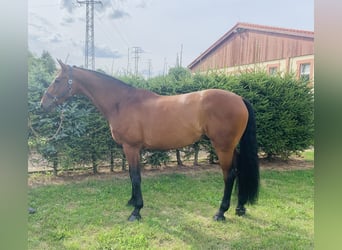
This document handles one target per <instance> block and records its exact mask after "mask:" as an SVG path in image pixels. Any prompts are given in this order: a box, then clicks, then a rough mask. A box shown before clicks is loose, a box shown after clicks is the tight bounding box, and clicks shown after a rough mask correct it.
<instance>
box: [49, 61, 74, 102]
mask: <svg viewBox="0 0 342 250" xmlns="http://www.w3.org/2000/svg"><path fill="white" fill-rule="evenodd" d="M68 67H69V74H68V88H67V89H66V90H65V91H63V92H62V93H61V94H60V95H51V94H50V93H49V92H47V91H46V92H45V95H46V96H47V97H48V98H50V99H53V102H57V101H58V99H60V98H63V97H65V96H66V95H67V94H70V93H71V90H72V67H71V66H68Z"/></svg>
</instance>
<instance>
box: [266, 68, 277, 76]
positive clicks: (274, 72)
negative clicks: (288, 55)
mask: <svg viewBox="0 0 342 250" xmlns="http://www.w3.org/2000/svg"><path fill="white" fill-rule="evenodd" d="M277 72H278V67H269V68H268V73H269V74H270V75H271V76H272V75H276V74H277Z"/></svg>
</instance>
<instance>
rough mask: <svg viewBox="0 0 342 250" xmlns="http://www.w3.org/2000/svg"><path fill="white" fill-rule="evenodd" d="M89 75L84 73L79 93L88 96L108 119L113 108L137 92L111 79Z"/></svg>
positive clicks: (80, 79) (80, 80)
mask: <svg viewBox="0 0 342 250" xmlns="http://www.w3.org/2000/svg"><path fill="white" fill-rule="evenodd" d="M87 74H89V73H84V75H83V76H81V77H80V78H79V88H78V92H79V93H80V94H83V95H85V96H87V97H88V98H89V99H90V100H91V101H92V103H93V104H94V105H95V106H96V107H97V108H98V110H99V111H100V112H101V113H102V114H103V115H104V116H105V117H106V118H107V119H108V118H109V115H110V113H111V112H112V111H111V108H112V107H113V106H114V105H115V104H116V103H121V102H122V101H123V100H124V99H125V98H127V97H128V96H129V92H134V90H135V89H134V88H130V87H127V86H125V85H123V84H120V83H115V82H110V80H109V79H101V78H99V77H98V76H94V75H87Z"/></svg>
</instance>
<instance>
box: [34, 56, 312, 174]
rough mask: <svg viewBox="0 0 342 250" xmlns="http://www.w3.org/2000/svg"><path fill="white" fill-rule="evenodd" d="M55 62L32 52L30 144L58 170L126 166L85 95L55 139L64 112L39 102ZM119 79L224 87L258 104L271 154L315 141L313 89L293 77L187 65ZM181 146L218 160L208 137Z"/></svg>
mask: <svg viewBox="0 0 342 250" xmlns="http://www.w3.org/2000/svg"><path fill="white" fill-rule="evenodd" d="M52 62H53V59H51V57H50V55H49V54H48V53H47V52H44V54H43V55H42V56H41V57H35V56H33V55H32V54H29V67H28V68H29V72H28V73H29V77H28V79H29V83H28V85H29V92H28V101H29V105H28V106H29V126H28V142H29V148H30V149H31V150H34V151H38V152H39V153H41V154H42V155H43V157H44V158H46V159H47V160H48V161H50V162H52V163H54V166H55V168H57V165H59V166H60V167H65V168H70V166H71V165H80V164H83V165H87V164H88V165H92V166H93V170H94V172H96V171H97V165H98V162H99V161H102V162H103V161H105V162H108V165H111V169H113V165H114V163H115V162H118V160H119V162H122V167H123V168H124V163H125V159H123V153H122V148H121V147H120V146H119V145H117V144H116V143H115V142H114V141H113V140H112V139H111V135H110V132H109V127H108V124H107V122H106V121H105V120H104V118H103V117H102V116H101V115H100V113H99V112H98V111H97V110H96V109H95V108H94V106H93V105H92V104H91V103H90V102H89V101H88V100H87V99H85V98H75V99H74V100H73V101H71V102H69V103H67V104H65V105H64V107H63V126H62V127H61V129H60V131H59V133H58V134H57V135H56V136H54V138H53V139H51V138H50V137H51V135H53V134H54V133H55V132H56V130H57V129H58V127H59V125H60V118H61V116H60V114H61V113H60V112H55V113H49V114H46V113H43V112H42V111H41V110H40V109H39V101H40V98H41V96H42V94H43V92H44V91H45V89H46V87H47V84H48V83H49V82H50V81H51V80H52V79H53V76H54V74H55V73H54V72H55V70H56V68H54V67H53V65H54V64H53V63H52ZM119 78H121V79H122V80H124V81H126V82H127V83H129V84H131V85H133V86H136V87H139V88H145V89H149V90H151V91H154V92H156V93H158V94H161V95H173V94H180V93H187V92H192V91H197V90H203V89H209V88H218V89H226V90H230V91H233V92H235V93H237V94H239V95H241V96H243V97H244V98H246V99H248V100H249V101H250V102H251V103H252V104H253V106H254V109H255V112H256V122H257V138H258V143H259V150H260V152H261V153H264V154H265V155H266V156H267V157H269V158H271V157H282V158H284V159H287V158H288V157H289V156H290V155H291V154H293V153H298V152H300V151H302V150H305V149H307V148H308V147H309V146H311V145H313V131H314V126H313V101H314V99H313V89H312V88H310V87H309V86H308V83H307V82H304V81H301V80H297V79H296V77H295V76H293V75H285V76H280V75H277V76H270V75H268V74H267V73H265V72H252V73H243V72H242V73H241V74H239V75H235V76H229V75H224V74H219V73H215V72H207V73H205V74H195V75H192V74H191V73H190V72H189V71H188V70H187V69H185V68H179V67H178V68H173V69H170V71H169V74H168V75H166V76H158V77H154V78H151V79H149V80H148V81H147V80H145V79H143V78H139V77H134V76H120V77H119ZM32 129H33V130H34V131H35V132H36V133H34V132H33V130H32ZM37 131H38V132H37ZM181 150H182V151H184V152H185V154H186V155H187V156H188V157H194V155H195V154H196V153H198V150H203V151H205V152H207V154H208V159H209V161H210V162H214V161H215V160H216V156H215V153H214V152H213V150H212V147H211V144H210V142H209V141H208V140H207V139H206V138H203V139H201V140H200V141H199V142H198V143H196V144H194V145H190V146H189V147H186V148H183V149H181ZM171 154H174V151H167V152H163V151H143V152H142V159H143V162H145V163H149V164H152V165H154V166H158V165H161V164H167V162H168V161H169V160H170V155H171Z"/></svg>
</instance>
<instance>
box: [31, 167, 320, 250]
mask: <svg viewBox="0 0 342 250" xmlns="http://www.w3.org/2000/svg"><path fill="white" fill-rule="evenodd" d="M313 187H314V183H313V169H309V170H294V171H274V170H272V171H271V170H267V171H266V170H265V171H262V172H261V191H260V197H259V201H258V204H257V205H255V206H247V215H246V216H244V217H237V216H235V215H234V209H235V206H236V198H235V196H234V198H233V199H232V208H231V209H230V210H229V211H228V212H227V213H226V218H227V220H226V221H225V222H215V221H213V219H212V216H213V215H214V214H215V212H216V211H217V209H218V207H219V204H220V200H221V196H222V191H223V183H222V175H221V174H220V172H199V173H196V174H194V175H191V176H190V175H186V174H165V175H160V176H155V177H144V178H143V184H142V189H143V195H144V201H145V207H144V208H143V210H142V211H141V214H142V216H143V219H142V220H141V221H140V222H133V223H130V222H128V221H127V217H128V215H129V214H130V212H131V211H132V208H131V207H126V202H127V200H128V199H129V196H130V192H131V190H130V181H129V178H127V179H122V178H121V179H120V178H114V179H113V180H112V181H108V180H102V181H100V180H92V181H89V180H88V181H83V182H81V183H74V184H64V185H50V186H42V187H36V188H30V189H29V205H30V206H31V207H34V208H36V209H37V212H36V213H35V214H32V215H29V219H28V249H39V250H40V249H58V250H60V249H313V248H314V246H313V242H314V222H313V219H314V198H313V197H314V196H313V193H314V191H313Z"/></svg>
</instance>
